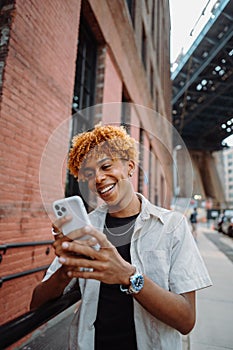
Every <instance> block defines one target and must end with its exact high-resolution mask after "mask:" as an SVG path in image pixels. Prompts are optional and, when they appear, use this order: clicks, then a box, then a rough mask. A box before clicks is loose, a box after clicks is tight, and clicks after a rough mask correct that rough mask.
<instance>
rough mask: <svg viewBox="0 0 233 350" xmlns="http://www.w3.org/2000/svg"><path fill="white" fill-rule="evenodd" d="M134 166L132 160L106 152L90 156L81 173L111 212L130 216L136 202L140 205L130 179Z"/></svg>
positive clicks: (116, 214)
mask: <svg viewBox="0 0 233 350" xmlns="http://www.w3.org/2000/svg"><path fill="white" fill-rule="evenodd" d="M134 168H135V164H134V162H133V161H132V160H125V159H120V158H115V159H112V158H111V157H110V156H109V155H107V154H104V155H101V156H100V157H99V158H96V157H95V156H93V157H88V159H86V161H85V162H84V164H83V166H82V167H81V173H82V176H83V177H84V178H85V180H86V181H87V182H88V187H89V189H90V190H91V191H92V192H95V193H97V194H98V196H99V197H100V198H101V199H102V200H103V201H105V203H106V204H107V205H108V208H109V212H111V213H112V214H113V215H115V216H128V215H131V212H132V211H133V213H132V215H134V211H135V204H136V203H137V205H136V207H137V208H138V205H139V203H138V199H137V196H136V194H135V192H134V190H133V187H132V184H131V181H130V180H129V176H130V173H131V172H132V171H133V170H134ZM137 212H138V209H137Z"/></svg>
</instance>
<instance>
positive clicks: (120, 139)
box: [68, 125, 138, 179]
mask: <svg viewBox="0 0 233 350" xmlns="http://www.w3.org/2000/svg"><path fill="white" fill-rule="evenodd" d="M100 154H108V155H110V156H111V157H112V158H113V159H114V158H123V159H132V160H133V161H135V162H138V150H137V145H136V140H135V139H134V138H132V137H131V136H130V135H129V134H127V132H126V130H125V129H124V127H123V126H113V125H104V126H101V125H96V126H95V128H94V129H93V130H91V131H86V132H83V133H81V134H78V135H76V136H74V137H73V140H72V147H71V149H70V152H69V159H68V169H69V170H70V172H71V174H73V175H74V176H75V177H78V175H79V171H80V167H81V164H82V162H83V161H86V160H87V158H88V157H89V156H93V155H94V156H96V155H98V156H99V155H100ZM80 178H81V179H82V174H81V171H80Z"/></svg>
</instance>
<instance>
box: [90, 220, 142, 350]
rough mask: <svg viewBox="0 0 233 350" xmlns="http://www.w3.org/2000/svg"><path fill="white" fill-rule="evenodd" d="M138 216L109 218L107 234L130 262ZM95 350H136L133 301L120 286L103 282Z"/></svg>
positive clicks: (96, 323) (105, 227) (106, 226)
mask: <svg viewBox="0 0 233 350" xmlns="http://www.w3.org/2000/svg"><path fill="white" fill-rule="evenodd" d="M136 218H137V215H134V216H130V217H127V218H115V217H111V216H110V215H109V214H107V216H106V221H105V226H104V233H105V234H106V235H107V237H108V239H109V240H110V241H111V242H112V244H114V245H115V246H116V248H117V250H118V252H119V253H120V254H121V256H122V257H123V258H124V259H125V260H126V261H128V262H131V258H130V241H131V236H132V234H133V229H134V224H135V220H136ZM95 350H137V344H136V335H135V326H134V318H133V297H132V296H131V295H128V294H126V293H123V292H121V290H120V286H119V284H106V283H103V282H101V285H100V294H99V304H98V310H97V317H96V321H95Z"/></svg>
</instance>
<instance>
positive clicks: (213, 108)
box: [171, 0, 233, 206]
mask: <svg viewBox="0 0 233 350" xmlns="http://www.w3.org/2000/svg"><path fill="white" fill-rule="evenodd" d="M171 79H172V86H173V92H172V119H173V125H174V127H175V128H176V129H177V131H178V132H179V134H180V135H181V137H182V139H183V140H184V142H185V145H186V146H187V148H188V150H189V152H190V154H191V156H192V158H193V161H194V166H196V168H197V169H198V171H199V176H200V184H201V186H202V187H203V191H204V196H205V197H211V198H213V200H214V201H215V202H216V203H217V204H216V205H217V206H219V205H220V203H221V202H223V201H224V198H223V197H222V195H221V186H220V184H219V183H218V182H219V181H218V179H217V177H216V176H215V175H217V174H216V169H214V168H213V167H214V163H213V161H212V160H211V156H212V153H213V152H214V151H219V150H222V149H223V148H224V147H225V145H224V142H223V140H224V139H225V138H227V137H228V136H230V135H232V134H233V0H220V1H217V2H216V3H215V6H214V7H213V9H212V16H211V17H210V19H209V20H208V22H207V23H206V25H205V27H204V28H203V29H202V31H201V33H200V34H199V35H198V37H197V38H196V40H195V41H194V43H193V44H192V46H191V47H190V49H189V50H188V51H187V53H186V54H185V55H183V56H182V57H180V58H179V62H177V67H176V69H175V70H174V72H173V73H172V75H171ZM213 173H214V174H215V175H214V176H213ZM200 184H199V185H200ZM219 186H220V187H219ZM199 187H200V186H199ZM199 191H201V189H200V188H199Z"/></svg>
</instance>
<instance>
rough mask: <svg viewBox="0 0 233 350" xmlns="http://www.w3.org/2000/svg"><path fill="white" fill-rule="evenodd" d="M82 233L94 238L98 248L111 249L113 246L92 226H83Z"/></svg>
mask: <svg viewBox="0 0 233 350" xmlns="http://www.w3.org/2000/svg"><path fill="white" fill-rule="evenodd" d="M81 230H82V233H83V234H84V235H85V234H86V235H90V236H91V237H94V238H95V239H96V240H97V242H98V243H99V245H100V248H112V247H113V245H112V243H111V242H109V240H108V239H107V237H106V235H105V234H103V233H102V232H100V231H98V230H96V229H95V228H94V227H93V226H85V227H83V228H82V229H81Z"/></svg>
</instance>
